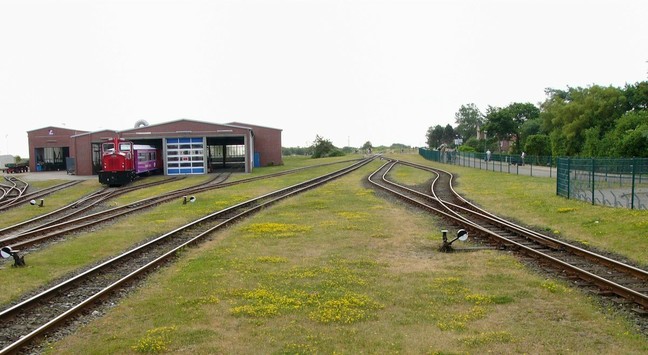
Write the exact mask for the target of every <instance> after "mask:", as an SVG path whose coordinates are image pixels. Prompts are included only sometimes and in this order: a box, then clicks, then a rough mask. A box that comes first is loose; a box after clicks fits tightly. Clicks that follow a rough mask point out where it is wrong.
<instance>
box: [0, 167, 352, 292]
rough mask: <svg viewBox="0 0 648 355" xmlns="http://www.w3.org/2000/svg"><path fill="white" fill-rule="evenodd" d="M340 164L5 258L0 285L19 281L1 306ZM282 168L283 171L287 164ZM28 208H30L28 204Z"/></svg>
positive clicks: (219, 193)
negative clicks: (21, 264)
mask: <svg viewBox="0 0 648 355" xmlns="http://www.w3.org/2000/svg"><path fill="white" fill-rule="evenodd" d="M340 168H341V166H337V165H332V166H326V167H314V168H313V169H307V170H303V171H300V172H297V173H295V174H290V175H287V176H282V177H278V178H271V179H268V180H263V182H258V181H257V182H253V183H245V184H241V185H235V186H232V187H229V188H223V189H216V190H213V191H209V192H204V193H200V194H196V198H197V201H196V202H195V203H192V204H186V205H183V204H182V200H180V199H179V200H178V201H176V202H170V203H168V204H163V205H160V206H157V207H154V208H152V209H150V210H147V211H145V212H144V213H138V214H136V215H133V216H129V217H125V218H121V219H119V223H114V224H112V225H110V226H99V227H95V229H94V230H93V231H92V232H83V233H77V234H73V235H69V236H67V237H66V242H65V243H56V244H54V245H51V246H49V247H47V248H45V249H43V250H40V251H37V252H32V253H28V254H26V255H25V262H26V264H27V267H26V268H19V269H17V268H12V267H9V265H11V263H10V262H8V261H6V262H5V263H4V264H3V267H2V268H0V283H4V284H15V283H14V282H13V280H15V279H17V278H20V280H21V282H20V283H17V284H15V285H14V286H12V287H11V288H7V289H5V290H4V292H2V293H0V304H6V303H8V302H10V301H12V300H15V299H16V298H17V297H19V296H20V295H22V294H23V293H25V292H28V291H30V290H33V289H35V288H37V287H39V286H42V285H43V284H45V283H47V282H50V281H51V280H54V279H56V278H59V277H62V276H63V275H65V274H66V273H69V272H72V271H73V270H75V269H77V268H80V267H83V266H85V265H89V264H92V263H94V262H96V261H98V260H104V259H107V258H109V257H112V256H114V255H115V254H117V253H118V252H120V251H122V250H125V249H127V248H128V247H130V246H132V245H134V244H137V243H139V242H141V241H142V240H146V239H149V238H152V237H155V236H159V235H162V234H164V233H166V232H168V231H170V230H173V229H175V228H177V227H179V226H181V225H183V224H185V223H188V222H190V221H192V220H196V219H198V218H200V217H202V216H205V215H207V214H210V213H213V212H216V211H218V210H221V209H223V208H225V207H229V206H231V205H234V204H237V203H240V202H243V201H246V200H248V199H250V198H253V197H256V196H259V195H262V194H265V193H268V192H270V191H273V190H276V189H279V188H283V187H287V186H290V185H293V184H295V183H297V182H300V181H304V180H307V179H311V178H313V177H315V176H319V175H321V174H323V173H325V172H329V171H333V170H337V169H340ZM283 169H286V167H284V168H283ZM259 170H262V169H259ZM203 179H205V177H192V178H188V179H184V180H182V181H183V183H184V184H188V186H190V185H193V184H194V183H196V181H199V180H203ZM192 180H194V181H192ZM83 184H88V185H90V186H95V185H94V184H95V183H94V182H90V181H88V182H84V183H83ZM97 184H98V183H97ZM172 184H176V183H170V184H163V185H160V186H156V187H153V188H150V189H147V190H146V191H144V192H142V191H136V192H133V193H132V194H134V195H137V196H136V198H133V197H132V196H130V195H131V194H128V195H125V196H123V197H119V198H118V199H116V200H117V201H116V202H115V201H113V202H111V203H112V204H120V203H125V202H123V201H127V200H129V199H133V200H139V199H141V198H144V197H146V196H155V195H158V194H160V193H162V192H163V191H165V190H167V189H173V188H176V187H177V186H174V185H172ZM81 190H83V188H76V187H74V188H71V190H70V191H68V192H67V194H63V195H69V196H72V195H75V196H76V195H79V194H80V193H81ZM51 200H52V202H51V203H49V204H51V205H52V208H54V206H55V205H56V204H58V205H60V206H62V205H64V204H66V203H65V202H64V201H58V200H57V201H58V202H57V203H55V202H54V200H55V199H51ZM69 202H71V201H69ZM69 202H67V203H69ZM30 207H32V208H34V207H33V206H30Z"/></svg>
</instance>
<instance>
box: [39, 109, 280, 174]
mask: <svg viewBox="0 0 648 355" xmlns="http://www.w3.org/2000/svg"><path fill="white" fill-rule="evenodd" d="M27 135H28V139H29V156H30V159H29V168H30V170H31V171H33V172H37V171H52V170H54V171H56V170H67V172H68V173H70V174H76V175H97V174H98V173H99V171H100V170H101V145H102V143H104V142H106V141H108V140H111V139H113V138H115V137H119V138H121V139H123V140H126V141H132V142H133V143H134V144H142V145H150V146H153V147H155V148H157V149H158V151H159V152H161V154H162V157H163V159H162V160H163V162H164V171H163V172H164V174H165V175H192V174H207V173H210V172H218V171H241V172H247V173H249V172H251V171H252V169H254V168H255V167H261V166H271V165H281V164H283V161H282V158H281V129H276V128H269V127H262V126H256V125H251V124H247V123H239V122H232V123H227V124H217V123H210V122H201V121H194V120H187V119H181V120H177V121H171V122H167V123H161V124H156V125H148V123H147V122H146V121H143V120H141V121H138V122H136V123H135V128H133V129H128V130H124V131H113V130H102V131H97V132H87V131H80V130H74V129H69V128H61V127H44V128H40V129H35V130H33V131H28V132H27Z"/></svg>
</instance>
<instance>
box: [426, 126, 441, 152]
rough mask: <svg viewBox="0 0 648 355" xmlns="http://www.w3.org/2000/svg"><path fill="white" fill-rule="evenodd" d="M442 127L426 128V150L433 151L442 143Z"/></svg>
mask: <svg viewBox="0 0 648 355" xmlns="http://www.w3.org/2000/svg"><path fill="white" fill-rule="evenodd" d="M442 140H443V127H441V126H440V125H436V126H434V127H430V128H428V131H427V134H426V143H427V146H428V148H430V149H434V148H436V147H438V146H440V145H441V143H443V141H442Z"/></svg>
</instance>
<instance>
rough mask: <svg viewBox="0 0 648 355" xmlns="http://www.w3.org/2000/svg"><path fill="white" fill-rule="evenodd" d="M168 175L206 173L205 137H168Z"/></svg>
mask: <svg viewBox="0 0 648 355" xmlns="http://www.w3.org/2000/svg"><path fill="white" fill-rule="evenodd" d="M166 167H167V171H166V174H167V175H189V174H204V173H205V171H206V169H205V141H204V138H167V140H166Z"/></svg>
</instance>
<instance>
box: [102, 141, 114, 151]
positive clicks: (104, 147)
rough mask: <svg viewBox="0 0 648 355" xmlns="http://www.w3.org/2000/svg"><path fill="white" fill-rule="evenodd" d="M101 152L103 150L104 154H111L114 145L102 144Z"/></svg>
mask: <svg viewBox="0 0 648 355" xmlns="http://www.w3.org/2000/svg"><path fill="white" fill-rule="evenodd" d="M101 150H103V151H104V152H109V153H110V152H112V151H113V150H115V144H114V143H112V142H110V143H104V144H103V145H102V146H101Z"/></svg>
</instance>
